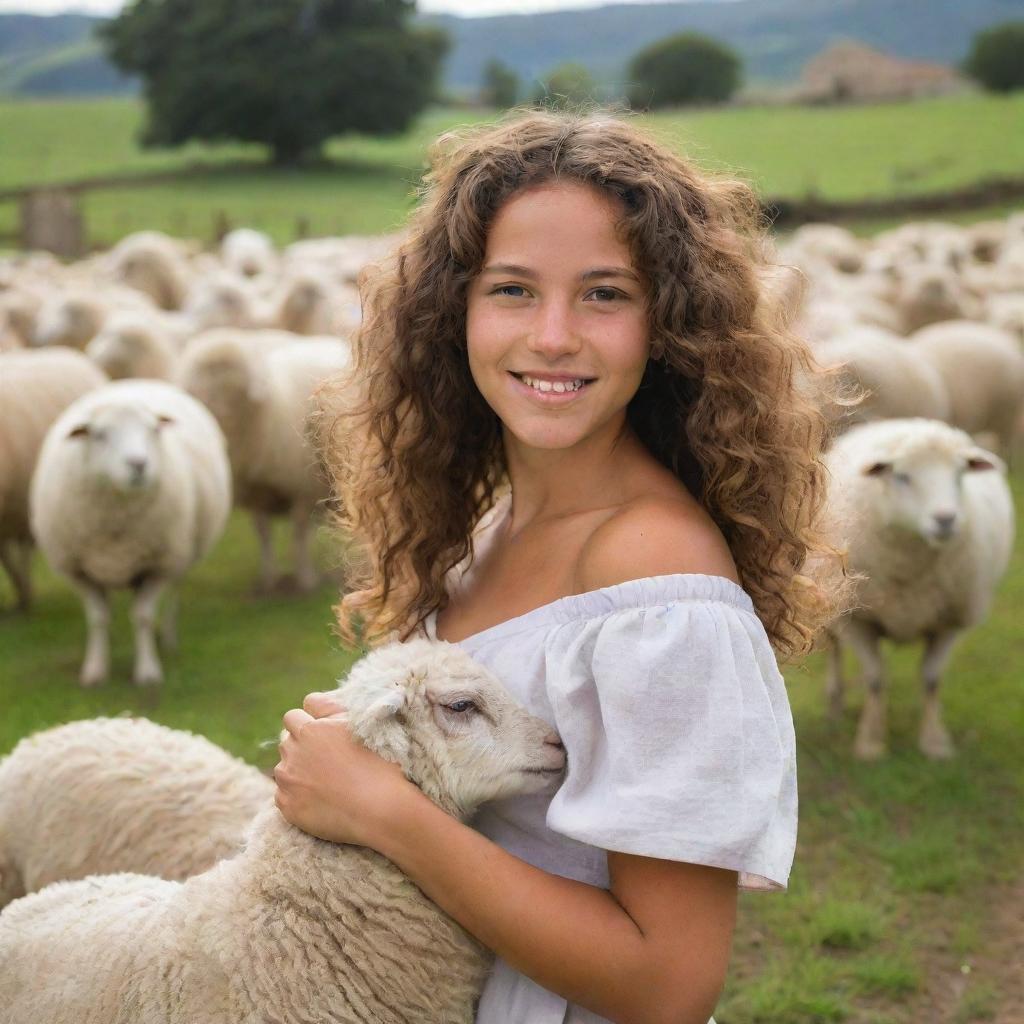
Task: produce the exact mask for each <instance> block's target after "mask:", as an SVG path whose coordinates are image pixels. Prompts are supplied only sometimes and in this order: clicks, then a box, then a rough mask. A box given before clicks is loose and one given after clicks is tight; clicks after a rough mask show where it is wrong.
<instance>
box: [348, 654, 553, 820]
mask: <svg viewBox="0 0 1024 1024" xmlns="http://www.w3.org/2000/svg"><path fill="white" fill-rule="evenodd" d="M334 696H336V697H337V698H338V699H339V700H340V701H341V703H343V704H344V705H345V707H346V709H347V712H348V719H349V723H350V726H351V728H352V732H353V735H354V736H356V737H357V738H358V739H359V740H360V741H361V742H362V743H364V744H365V745H366V746H367V747H369V748H370V749H371V750H373V751H375V752H376V753H378V754H380V755H381V756H382V757H384V758H385V759H387V760H389V761H393V762H395V763H397V764H400V765H401V766H402V768H403V770H404V771H405V774H406V776H407V777H408V778H410V779H411V780H412V781H413V782H415V783H416V784H417V785H418V786H419V787H420V789H422V790H423V792H424V793H425V794H426V795H427V796H428V797H430V799H431V800H433V801H434V803H436V804H437V805H438V806H439V807H442V808H443V809H444V810H446V811H448V813H449V814H453V815H455V816H457V817H459V818H466V817H468V816H469V815H470V814H472V813H473V811H474V810H476V808H477V807H479V806H480V805H481V804H482V803H484V802H485V801H488V800H496V799H499V798H501V797H508V796H515V795H519V794H524V793H537V792H540V791H542V790H544V789H547V788H548V787H549V786H551V785H552V784H553V782H554V781H555V780H557V779H558V778H559V777H560V776H561V774H562V772H563V770H564V768H565V751H564V749H563V748H562V745H561V743H560V741H559V739H558V735H557V733H555V732H554V730H553V729H552V728H551V726H549V725H548V724H547V723H546V722H544V721H542V720H541V719H539V718H536V717H534V716H533V715H531V714H529V713H528V712H527V711H526V710H525V709H524V708H523V707H522V706H520V705H519V704H517V703H516V702H515V701H514V700H513V699H512V698H511V697H510V696H509V694H508V692H507V691H506V690H505V688H504V687H503V686H502V684H501V683H500V682H499V681H498V679H497V678H496V677H495V676H494V675H492V674H491V673H490V672H488V671H487V670H486V669H485V668H484V667H483V666H481V665H479V664H478V663H477V662H475V661H473V659H472V658H470V657H469V655H468V654H466V653H465V652H464V651H463V650H462V649H461V648H459V647H456V646H454V645H453V644H447V643H444V642H443V641H433V640H419V639H417V640H410V641H408V642H407V643H404V644H389V645H388V646H385V647H381V648H378V649H377V650H376V651H373V652H372V653H371V654H368V655H367V656H366V657H364V658H363V659H361V660H360V661H359V662H357V663H356V664H355V666H354V667H353V668H352V671H351V673H350V674H349V676H348V678H347V679H346V680H345V681H344V682H343V684H342V686H341V687H340V689H339V690H337V691H335V694H334Z"/></svg>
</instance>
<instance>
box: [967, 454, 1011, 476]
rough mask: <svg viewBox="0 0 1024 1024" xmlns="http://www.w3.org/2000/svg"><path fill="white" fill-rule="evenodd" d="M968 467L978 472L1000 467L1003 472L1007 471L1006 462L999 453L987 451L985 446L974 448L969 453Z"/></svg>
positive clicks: (971, 470)
mask: <svg viewBox="0 0 1024 1024" xmlns="http://www.w3.org/2000/svg"><path fill="white" fill-rule="evenodd" d="M967 469H968V471H970V472H977V471H979V470H985V469H998V470H999V471H1000V472H1001V473H1005V472H1006V464H1005V463H1004V462H1003V460H1002V459H1001V458H999V456H998V455H993V454H992V452H987V451H985V449H984V448H972V449H971V450H970V451H969V452H968V453H967Z"/></svg>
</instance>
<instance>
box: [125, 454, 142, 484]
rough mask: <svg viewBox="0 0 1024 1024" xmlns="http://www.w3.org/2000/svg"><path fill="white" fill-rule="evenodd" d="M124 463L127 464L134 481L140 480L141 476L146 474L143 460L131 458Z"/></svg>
mask: <svg viewBox="0 0 1024 1024" xmlns="http://www.w3.org/2000/svg"><path fill="white" fill-rule="evenodd" d="M125 463H126V464H127V466H128V468H129V469H130V470H131V471H132V476H133V477H134V478H135V479H136V480H139V479H141V477H142V475H143V474H144V473H145V472H146V460H145V459H143V458H139V457H138V456H133V457H132V458H130V459H125Z"/></svg>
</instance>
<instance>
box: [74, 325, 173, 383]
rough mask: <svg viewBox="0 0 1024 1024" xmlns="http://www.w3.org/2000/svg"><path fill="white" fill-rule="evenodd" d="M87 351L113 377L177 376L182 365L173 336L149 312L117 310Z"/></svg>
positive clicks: (86, 348) (112, 378) (165, 377)
mask: <svg viewBox="0 0 1024 1024" xmlns="http://www.w3.org/2000/svg"><path fill="white" fill-rule="evenodd" d="M85 354H86V355H87V356H88V357H89V358H90V359H91V360H92V361H93V362H94V363H95V364H96V365H97V366H98V367H99V368H100V369H101V370H103V371H104V373H106V374H107V376H108V377H110V378H111V380H123V379H125V378H129V377H148V378H151V379H153V380H173V379H174V376H175V373H176V370H177V365H178V346H177V345H176V344H175V342H174V339H173V336H172V335H171V334H170V333H169V332H168V331H166V330H164V329H163V327H162V326H161V323H160V321H159V320H158V319H157V318H155V317H153V316H152V315H150V314H145V313H115V314H114V315H113V316H111V317H110V318H109V319H108V320H107V322H106V323H105V324H104V325H103V328H102V330H101V331H100V332H99V334H97V335H96V337H95V338H93V339H92V341H90V342H89V344H88V345H86V347H85Z"/></svg>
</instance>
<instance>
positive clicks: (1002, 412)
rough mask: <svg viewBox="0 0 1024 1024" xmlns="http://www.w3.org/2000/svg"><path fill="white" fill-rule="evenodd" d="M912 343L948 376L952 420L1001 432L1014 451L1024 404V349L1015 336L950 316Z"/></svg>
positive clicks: (972, 429)
mask: <svg viewBox="0 0 1024 1024" xmlns="http://www.w3.org/2000/svg"><path fill="white" fill-rule="evenodd" d="M908 342H909V345H908V348H910V349H911V351H912V352H913V353H914V354H915V355H917V356H919V357H920V359H921V360H922V361H923V362H927V363H928V364H930V365H931V366H933V367H934V368H935V370H936V371H937V372H938V373H939V375H940V376H941V377H942V380H943V383H944V384H945V387H946V392H947V393H948V395H949V400H950V416H949V422H950V423H952V424H953V425H954V426H956V427H960V429H961V430H966V431H967V433H969V434H974V435H979V434H993V435H995V438H996V443H997V444H998V446H999V450H1000V452H1001V453H1002V454H1003V455H1008V454H1009V453H1010V452H1011V450H1012V448H1013V441H1014V435H1015V432H1016V429H1017V421H1018V420H1019V418H1020V415H1021V410H1022V409H1024V353H1022V352H1021V350H1020V346H1019V345H1018V344H1017V342H1016V340H1015V339H1014V338H1013V336H1012V335H1010V334H1008V333H1007V332H1006V331H1001V330H999V328H998V327H992V326H990V325H989V324H983V323H976V322H974V321H970V320H950V321H947V322H944V323H940V324H932V325H931V326H929V327H925V328H923V329H922V330H920V331H917V332H916V333H914V334H912V335H911V336H910V338H909V339H908Z"/></svg>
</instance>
